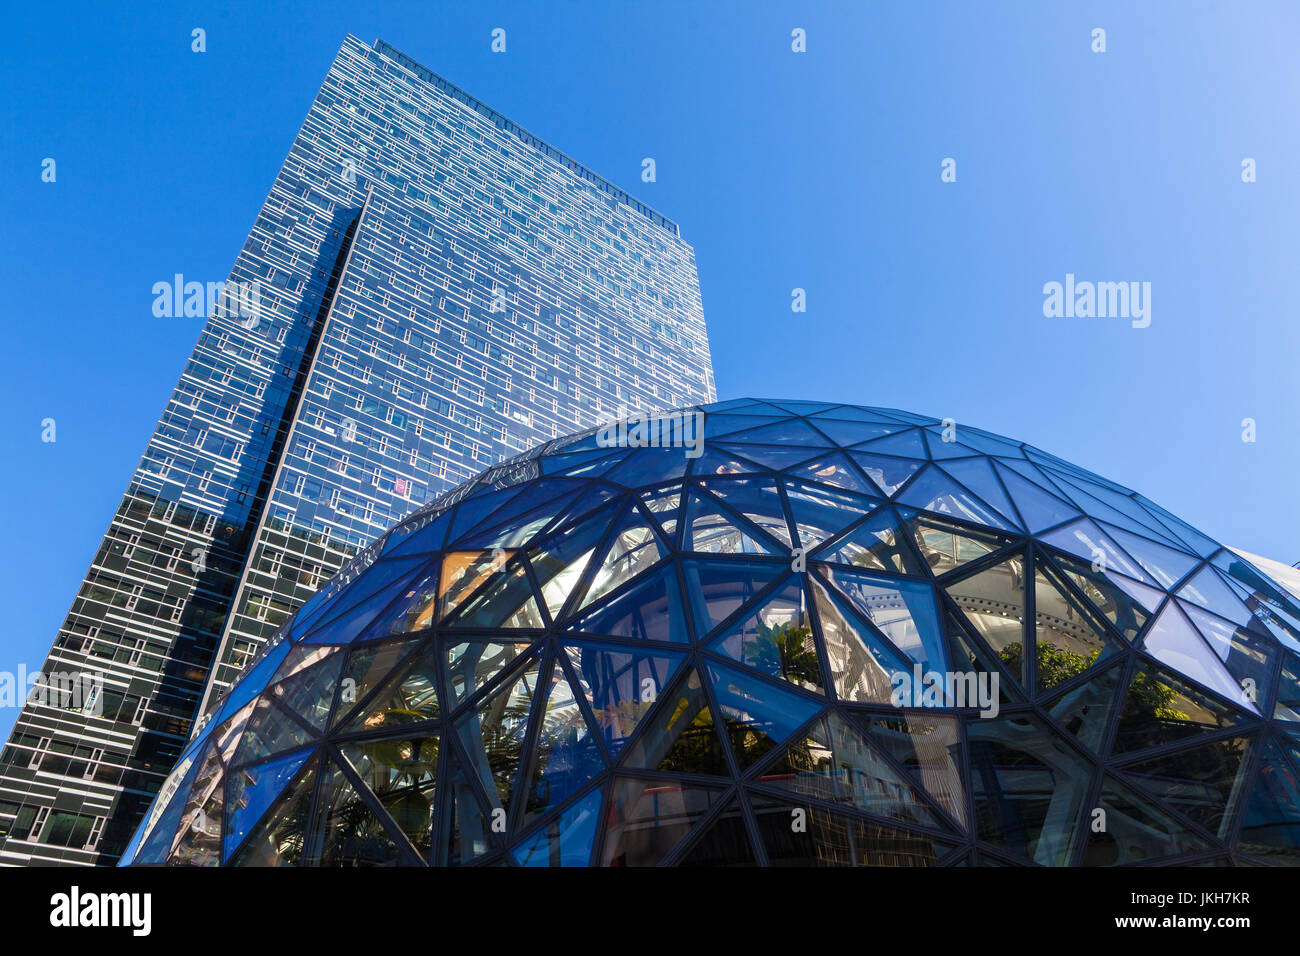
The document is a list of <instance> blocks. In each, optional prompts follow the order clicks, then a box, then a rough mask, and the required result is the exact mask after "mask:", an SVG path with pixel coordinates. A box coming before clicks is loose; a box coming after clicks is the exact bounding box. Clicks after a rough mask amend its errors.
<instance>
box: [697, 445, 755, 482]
mask: <svg viewBox="0 0 1300 956" xmlns="http://www.w3.org/2000/svg"><path fill="white" fill-rule="evenodd" d="M761 471H764V469H763V468H762V467H760V466H759V465H757V464H755V463H754V462H752V461H748V460H746V459H744V458H742V457H740V456H739V455H729V454H726V453H724V452H721V451H717V450H715V449H712V448H706V449H704V453H703V454H702V455H700V457H699V458H697V459H695V461H694V462H692V463H691V474H692V475H693V476H695V477H697V478H716V477H719V476H725V475H748V474H753V473H754V472H761Z"/></svg>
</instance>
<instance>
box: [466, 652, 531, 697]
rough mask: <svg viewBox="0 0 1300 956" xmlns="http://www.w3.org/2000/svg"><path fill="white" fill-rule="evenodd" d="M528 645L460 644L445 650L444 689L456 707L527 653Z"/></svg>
mask: <svg viewBox="0 0 1300 956" xmlns="http://www.w3.org/2000/svg"><path fill="white" fill-rule="evenodd" d="M531 646H532V644H531V643H530V642H528V641H464V642H462V643H459V644H450V645H448V647H447V687H448V690H449V691H450V693H451V706H452V707H459V706H460V705H461V704H462V703H464V702H465V700H466V699H468V698H469V697H470V696H471V695H472V694H476V693H478V690H479V688H480V687H483V686H484V685H485V684H488V683H489V682H491V681H493V680H495V679H496V678H497V676H498V675H499V674H501V673H502V672H503V671H504V670H505V669H506V668H507V667H508V666H509V665H510V663H511V662H512V661H513V660H514V659H515V658H516V657H518V656H519V655H520V654H522V653H523V652H524V651H526V650H528V648H530V647H531Z"/></svg>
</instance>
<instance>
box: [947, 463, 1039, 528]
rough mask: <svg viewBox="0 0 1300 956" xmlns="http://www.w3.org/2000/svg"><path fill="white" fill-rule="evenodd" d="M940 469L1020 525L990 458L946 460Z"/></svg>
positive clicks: (999, 513) (1013, 522) (1003, 515)
mask: <svg viewBox="0 0 1300 956" xmlns="http://www.w3.org/2000/svg"><path fill="white" fill-rule="evenodd" d="M940 469H941V470H942V471H943V473H944V474H946V475H947V476H948V477H949V478H952V479H953V480H954V481H956V482H958V483H959V484H961V485H962V486H963V487H964V488H966V489H967V490H968V491H970V492H971V493H972V494H974V495H975V497H977V498H978V499H979V500H980V501H982V502H984V503H985V504H987V505H990V506H992V508H993V510H994V511H996V512H997V513H998V515H999V516H1001V517H1004V518H1006V519H1007V521H1008V522H1010V523H1011V524H1013V525H1016V526H1017V527H1019V526H1020V519H1019V517H1018V516H1017V514H1016V509H1015V507H1014V506H1012V504H1011V499H1010V498H1008V497H1007V493H1006V491H1005V490H1003V488H1002V484H1001V482H999V481H998V479H997V476H996V475H995V474H994V473H993V465H992V462H991V460H990V459H988V458H983V457H980V458H968V459H966V460H964V461H945V462H944V463H943V464H942V465H941V466H940Z"/></svg>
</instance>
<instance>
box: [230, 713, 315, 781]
mask: <svg viewBox="0 0 1300 956" xmlns="http://www.w3.org/2000/svg"><path fill="white" fill-rule="evenodd" d="M312 739H313V734H312V732H311V731H310V730H308V729H307V728H306V727H304V726H303V725H302V723H301V722H299V721H298V720H295V719H294V718H293V717H292V716H290V715H289V714H288V713H286V712H285V711H284V709H283V708H281V707H279V706H278V705H277V704H275V703H274V702H273V701H272V700H271V699H270V697H259V698H258V699H257V702H256V704H255V705H254V707H253V715H252V716H251V717H250V718H249V720H248V726H247V727H246V728H245V729H244V736H243V738H242V739H241V740H240V742H239V749H238V750H237V751H236V752H235V758H234V760H233V761H232V763H233V765H234V766H237V767H238V766H242V765H244V764H249V763H256V762H258V761H259V760H264V759H265V758H267V757H269V756H271V755H272V754H278V753H283V752H284V751H286V750H292V749H294V748H295V747H302V746H305V745H307V744H309V743H311V741H312Z"/></svg>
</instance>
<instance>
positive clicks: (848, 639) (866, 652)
mask: <svg viewBox="0 0 1300 956" xmlns="http://www.w3.org/2000/svg"><path fill="white" fill-rule="evenodd" d="M810 580H811V582H812V591H813V603H814V604H815V605H816V608H817V621H818V629H819V631H820V635H821V639H822V646H823V647H824V648H825V654H826V663H827V666H828V667H829V668H830V672H831V680H832V681H833V682H834V684H835V693H836V694H837V695H838V696H839V698H840V699H841V700H847V701H851V702H853V703H878V704H884V703H888V702H889V700H890V698H891V697H892V695H893V687H892V680H893V678H894V676H895V675H897V674H900V673H901V674H910V673H911V665H910V663H909V662H908V661H907V660H906V659H905V658H904V657H903V656H902V655H901V654H899V653H898V651H896V650H894V649H893V648H891V647H889V646H888V645H887V644H886V643H885V642H884V641H882V640H880V638H879V635H878V634H877V633H876V631H875V630H874V629H873V628H872V627H871V625H869V624H867V623H866V622H864V621H862V620H861V619H860V618H859V617H858V616H857V614H855V613H854V612H853V611H851V610H849V606H848V602H847V601H845V600H844V599H843V598H841V597H839V596H838V595H837V594H832V593H831V591H830V590H829V589H828V588H827V587H826V586H825V585H824V584H823V583H822V582H821V580H819V579H818V578H816V577H813V578H811V579H810Z"/></svg>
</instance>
